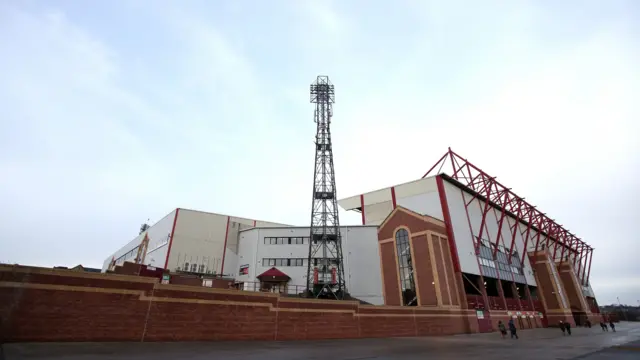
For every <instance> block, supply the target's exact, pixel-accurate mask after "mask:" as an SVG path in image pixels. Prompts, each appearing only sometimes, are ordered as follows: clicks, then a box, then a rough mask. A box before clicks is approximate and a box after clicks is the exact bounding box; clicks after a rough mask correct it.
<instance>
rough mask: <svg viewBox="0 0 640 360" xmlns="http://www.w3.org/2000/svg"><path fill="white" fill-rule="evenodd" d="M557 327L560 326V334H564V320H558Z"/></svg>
mask: <svg viewBox="0 0 640 360" xmlns="http://www.w3.org/2000/svg"><path fill="white" fill-rule="evenodd" d="M558 327H559V328H560V330H562V336H565V327H564V321H562V320H560V323H559V324H558Z"/></svg>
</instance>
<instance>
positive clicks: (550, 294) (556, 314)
mask: <svg viewBox="0 0 640 360" xmlns="http://www.w3.org/2000/svg"><path fill="white" fill-rule="evenodd" d="M529 259H530V260H531V264H532V266H533V269H534V271H535V277H536V283H537V284H538V293H539V295H540V298H541V300H542V303H543V305H544V308H545V313H546V315H547V319H548V322H549V325H550V326H556V325H557V324H558V322H560V321H561V320H562V321H565V322H568V323H569V324H571V325H572V326H575V321H574V320H573V315H572V313H571V309H570V307H569V301H568V300H567V297H566V293H565V290H564V286H563V285H562V281H561V280H560V275H559V274H558V271H557V269H556V265H555V263H554V262H553V261H551V256H550V255H549V251H548V250H546V249H545V250H540V251H538V252H530V253H529Z"/></svg>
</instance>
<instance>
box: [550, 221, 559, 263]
mask: <svg viewBox="0 0 640 360" xmlns="http://www.w3.org/2000/svg"><path fill="white" fill-rule="evenodd" d="M552 235H553V237H554V239H555V243H556V244H555V246H554V247H553V261H556V255H558V245H560V235H559V232H558V227H557V226H554V227H553V228H552V229H551V233H550V234H549V238H551V236H552Z"/></svg>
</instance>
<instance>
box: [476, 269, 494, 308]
mask: <svg viewBox="0 0 640 360" xmlns="http://www.w3.org/2000/svg"><path fill="white" fill-rule="evenodd" d="M478 289H480V291H481V292H482V299H483V300H484V309H485V310H487V311H491V307H490V306H489V296H488V295H487V289H486V288H485V287H484V277H482V275H480V276H478Z"/></svg>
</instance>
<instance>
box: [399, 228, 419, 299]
mask: <svg viewBox="0 0 640 360" xmlns="http://www.w3.org/2000/svg"><path fill="white" fill-rule="evenodd" d="M396 248H397V252H398V271H399V272H400V286H401V288H402V304H403V305H405V306H417V305H418V299H417V297H416V290H415V289H416V285H415V281H414V279H413V263H412V260H411V247H410V245H409V232H408V231H407V230H405V229H400V230H398V231H397V232H396Z"/></svg>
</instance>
